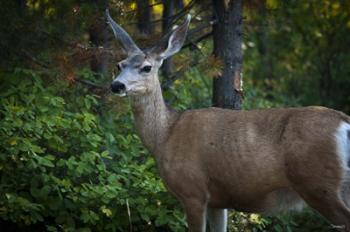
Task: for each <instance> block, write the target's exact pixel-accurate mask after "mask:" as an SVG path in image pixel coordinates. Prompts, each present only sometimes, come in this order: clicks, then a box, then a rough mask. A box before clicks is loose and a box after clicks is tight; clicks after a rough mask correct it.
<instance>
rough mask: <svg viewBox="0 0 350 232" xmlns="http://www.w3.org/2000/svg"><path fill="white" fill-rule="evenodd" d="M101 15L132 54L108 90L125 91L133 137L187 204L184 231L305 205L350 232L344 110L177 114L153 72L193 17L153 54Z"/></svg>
mask: <svg viewBox="0 0 350 232" xmlns="http://www.w3.org/2000/svg"><path fill="white" fill-rule="evenodd" d="M107 17H108V20H109V23H110V24H111V25H112V29H113V31H114V33H115V35H116V36H117V38H119V39H120V40H121V41H122V43H124V48H125V49H126V50H127V51H129V52H130V53H129V57H128V59H126V60H125V61H123V62H121V63H120V66H122V70H121V74H120V75H119V76H118V77H117V78H116V80H115V81H114V82H113V83H112V91H113V92H116V93H117V94H119V95H123V96H124V95H126V94H128V95H130V101H131V105H132V109H133V113H134V116H135V123H136V129H137V131H138V134H139V135H140V137H141V139H142V141H143V143H144V145H145V146H146V147H147V148H148V149H149V150H150V151H151V152H152V153H153V154H154V156H155V158H156V160H157V165H158V168H159V170H160V174H161V177H162V179H163V181H164V183H165V185H166V186H167V188H168V190H169V191H170V192H172V193H173V194H174V195H175V196H176V197H177V199H178V200H179V201H180V202H181V204H182V205H183V207H184V210H185V212H186V215H187V221H188V227H189V231H191V232H197V231H198V232H204V231H205V229H206V218H208V220H209V224H210V228H211V231H215V232H223V231H226V223H227V221H226V220H227V212H226V210H225V209H226V208H233V209H237V210H241V211H246V212H262V213H274V212H277V211H281V210H287V209H290V208H295V207H298V206H301V205H302V204H303V203H304V202H305V203H306V204H308V205H309V206H311V207H312V208H314V209H315V210H317V211H318V212H320V213H321V214H322V215H323V216H325V217H326V218H327V219H328V220H329V221H330V222H331V223H332V224H334V225H337V226H338V228H339V229H341V230H342V231H347V232H350V118H349V117H348V116H346V115H345V114H343V113H341V112H338V111H335V110H331V109H327V108H324V107H304V108H287V109H267V110H254V111H233V110H225V109H219V108H207V109H198V110H188V111H184V112H176V111H173V110H171V109H170V108H168V107H167V106H166V105H165V103H164V101H163V97H162V92H161V88H160V84H159V81H158V76H157V75H158V69H159V67H160V66H161V64H162V60H163V59H164V58H166V57H167V56H169V55H172V54H173V53H174V52H176V51H177V50H178V49H179V48H178V47H179V46H180V47H181V45H182V42H183V41H181V39H183V38H184V35H185V34H186V30H187V27H188V23H189V19H188V20H187V21H186V22H185V24H183V25H182V26H180V27H179V28H177V29H176V30H175V31H174V32H173V34H172V35H171V36H170V38H169V40H168V44H167V46H165V47H167V48H166V50H165V51H161V53H160V55H159V53H156V54H154V53H152V52H142V51H141V50H140V49H138V48H137V47H136V45H135V44H133V42H132V40H131V38H130V37H128V35H127V34H125V31H123V30H122V29H121V28H120V27H119V26H118V25H117V24H115V22H114V21H113V20H112V19H111V18H110V16H109V14H108V13H107ZM121 37H122V38H121ZM123 41H124V42H123ZM125 43H126V44H125ZM163 47H164V46H163ZM157 54H158V55H157Z"/></svg>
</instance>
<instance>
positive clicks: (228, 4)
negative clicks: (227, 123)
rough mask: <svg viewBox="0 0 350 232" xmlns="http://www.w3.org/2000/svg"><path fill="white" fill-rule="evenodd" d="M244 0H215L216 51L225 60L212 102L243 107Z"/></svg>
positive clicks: (215, 83)
mask: <svg viewBox="0 0 350 232" xmlns="http://www.w3.org/2000/svg"><path fill="white" fill-rule="evenodd" d="M242 2H243V1H242V0H213V10H214V15H215V16H216V17H217V20H218V23H216V24H215V25H214V26H213V40H214V55H215V56H216V57H217V58H219V59H221V60H222V62H223V70H222V75H221V76H218V77H217V78H215V79H214V82H213V106H216V107H222V108H230V109H236V110H239V109H241V104H242V99H243V96H242V90H241V88H242V86H241V78H242V76H241V72H242V50H241V43H242Z"/></svg>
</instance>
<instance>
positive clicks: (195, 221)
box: [183, 199, 207, 232]
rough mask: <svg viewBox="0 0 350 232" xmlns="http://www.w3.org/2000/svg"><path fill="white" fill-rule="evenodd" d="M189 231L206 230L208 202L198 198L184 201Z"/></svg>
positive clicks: (200, 231) (199, 231)
mask: <svg viewBox="0 0 350 232" xmlns="http://www.w3.org/2000/svg"><path fill="white" fill-rule="evenodd" d="M183 205H184V209H185V213H186V217H187V224H188V231H189V232H205V230H206V214H207V204H206V203H205V202H201V201H200V200H197V199H191V200H186V202H184V203H183Z"/></svg>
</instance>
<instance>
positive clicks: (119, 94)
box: [114, 92, 127, 97]
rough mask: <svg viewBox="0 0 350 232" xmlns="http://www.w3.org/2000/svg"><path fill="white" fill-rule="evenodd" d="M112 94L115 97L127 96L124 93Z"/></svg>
mask: <svg viewBox="0 0 350 232" xmlns="http://www.w3.org/2000/svg"><path fill="white" fill-rule="evenodd" d="M114 94H115V95H117V96H118V97H125V96H126V95H127V94H126V92H122V93H114Z"/></svg>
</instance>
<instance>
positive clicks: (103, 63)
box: [89, 0, 110, 75]
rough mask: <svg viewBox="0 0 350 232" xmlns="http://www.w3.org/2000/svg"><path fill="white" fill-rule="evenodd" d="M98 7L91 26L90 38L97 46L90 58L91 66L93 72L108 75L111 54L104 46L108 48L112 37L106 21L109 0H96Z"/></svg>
mask: <svg viewBox="0 0 350 232" xmlns="http://www.w3.org/2000/svg"><path fill="white" fill-rule="evenodd" d="M94 2H95V7H96V12H97V13H96V14H97V15H96V16H95V20H94V23H93V24H92V25H91V26H90V28H89V40H90V42H91V44H92V45H93V46H94V47H96V52H95V53H94V54H93V56H92V57H91V60H90V68H91V70H92V71H93V72H95V73H98V74H103V75H106V74H107V72H108V64H109V56H108V54H107V53H105V52H104V51H103V49H99V48H100V47H102V48H108V47H109V45H110V41H109V39H110V37H109V35H110V34H109V30H108V25H107V24H106V22H105V19H104V15H103V14H102V12H104V9H106V8H107V6H108V0H102V1H98V0H94Z"/></svg>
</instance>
